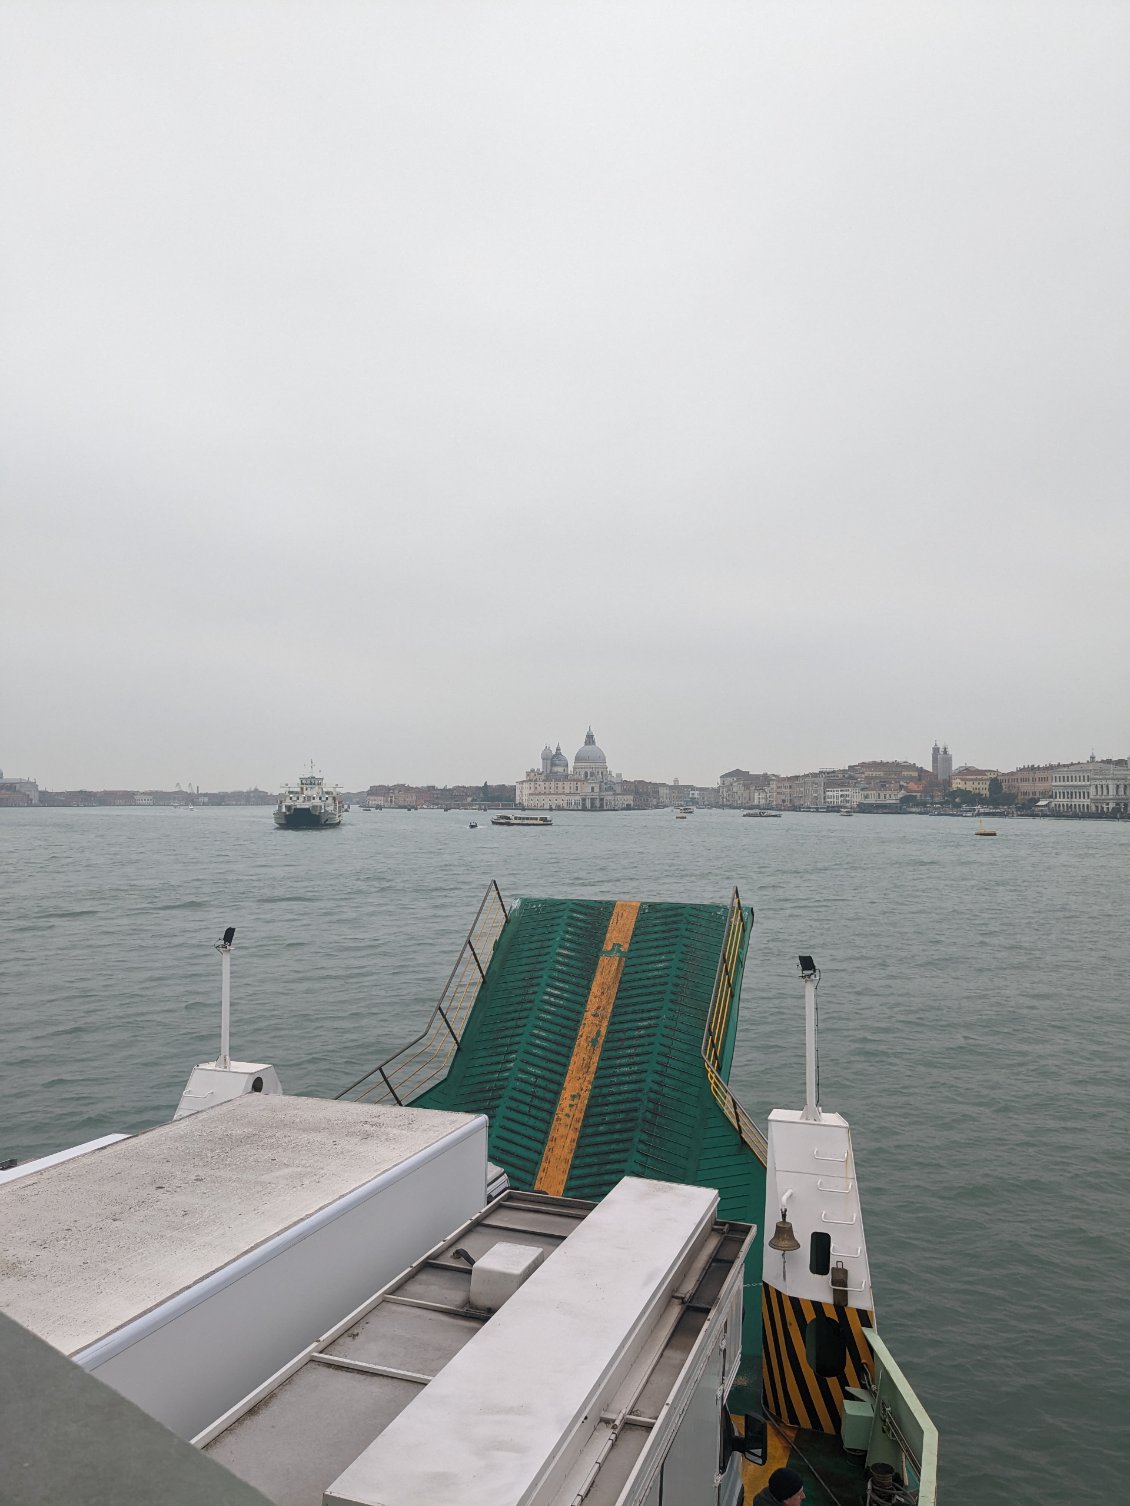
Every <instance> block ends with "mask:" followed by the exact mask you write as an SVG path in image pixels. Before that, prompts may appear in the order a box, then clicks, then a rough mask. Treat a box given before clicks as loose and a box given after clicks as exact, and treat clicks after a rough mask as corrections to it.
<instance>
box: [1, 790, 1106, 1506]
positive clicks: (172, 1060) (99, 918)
mask: <svg viewBox="0 0 1130 1506" xmlns="http://www.w3.org/2000/svg"><path fill="white" fill-rule="evenodd" d="M467 820H468V818H467V816H466V815H465V814H462V815H461V814H458V813H456V812H451V813H449V814H446V815H444V814H440V813H438V812H437V813H430V812H422V811H421V812H417V813H415V814H405V813H396V812H386V813H382V814H380V815H369V814H367V813H364V812H353V813H351V815H350V816H349V817H348V818H347V821H346V824H345V825H343V826H342V827H341V828H340V829H339V830H337V831H329V832H314V833H291V832H278V831H276V830H275V829H274V827H273V825H272V823H271V815H270V811H269V809H231V810H221V809H216V810H211V809H207V808H202V809H199V810H196V811H194V812H191V813H189V812H178V811H164V810H77V811H66V810H41V811H4V812H0V906H2V913H3V917H4V930H3V935H4V945H3V954H2V957H0V997H2V998H3V1000H4V1005H3V1007H4V1045H5V1048H6V1049H5V1051H4V1052H3V1060H2V1062H0V1157H4V1156H10V1155H15V1156H19V1157H20V1158H21V1159H25V1158H27V1157H30V1156H34V1155H37V1154H42V1153H45V1152H47V1151H50V1150H54V1149H58V1148H60V1147H62V1146H64V1145H67V1144H70V1143H73V1142H75V1141H78V1140H82V1139H87V1138H90V1137H92V1136H94V1135H98V1134H103V1133H107V1132H109V1131H112V1130H127V1131H128V1130H138V1129H142V1128H145V1127H147V1126H149V1125H152V1124H154V1123H157V1122H158V1121H160V1120H163V1119H166V1118H168V1117H169V1116H170V1115H171V1113H172V1110H173V1108H174V1107H175V1105H176V1102H177V1098H178V1096H179V1094H180V1091H181V1088H182V1087H183V1085H184V1080H185V1078H186V1076H187V1074H188V1070H189V1067H190V1066H191V1065H192V1063H193V1062H195V1061H199V1060H202V1059H207V1058H211V1057H213V1056H214V1055H215V1052H216V1049H217V1038H218V1021H219V1004H218V1000H219V965H218V959H217V957H216V954H215V953H214V952H213V951H212V943H213V942H214V941H215V939H216V938H217V936H218V935H219V934H220V932H221V931H222V930H223V928H224V927H225V926H226V925H229V924H230V925H235V926H237V927H238V933H237V937H236V950H235V953H234V957H233V965H232V980H233V981H232V992H233V1029H232V1047H233V1052H234V1053H235V1054H237V1055H241V1056H247V1057H251V1058H253V1059H255V1058H258V1059H264V1060H269V1061H273V1062H274V1063H275V1065H276V1066H277V1067H278V1068H279V1071H280V1073H281V1075H282V1078H283V1083H284V1086H285V1087H286V1088H287V1089H288V1090H289V1091H292V1092H299V1093H315V1094H328V1093H331V1092H333V1091H335V1090H337V1089H338V1088H340V1087H342V1086H344V1085H345V1084H346V1083H348V1082H349V1081H351V1080H352V1079H353V1078H354V1077H356V1076H358V1075H360V1073H361V1072H362V1071H364V1070H365V1069H366V1068H368V1067H370V1066H372V1065H373V1064H374V1063H375V1062H376V1061H378V1060H380V1059H381V1058H382V1057H383V1056H385V1055H387V1054H388V1053H389V1052H391V1051H392V1050H393V1049H395V1048H396V1047H397V1046H399V1045H400V1044H402V1043H403V1042H404V1041H405V1040H406V1039H407V1038H408V1037H409V1036H410V1035H411V1034H414V1033H415V1032H416V1031H417V1030H418V1029H419V1028H420V1027H422V1025H423V1024H424V1021H425V1019H426V1017H427V1015H428V1012H429V1010H430V1008H431V1005H432V1004H433V1002H434V1000H435V998H436V997H437V995H438V993H439V990H440V988H441V987H442V985H443V982H444V980H445V978H446V975H447V972H448V970H449V968H450V966H451V964H452V962H453V961H454V959H455V955H456V953H457V950H458V948H459V945H460V943H461V941H462V937H463V935H464V933H465V931H466V929H467V927H468V925H469V924H470V921H471V919H472V916H473V914H474V911H475V907H476V905H477V904H478V901H479V898H480V895H481V894H482V891H483V889H484V888H485V886H486V884H487V882H488V880H489V879H490V878H492V877H493V878H497V879H498V881H499V884H500V886H501V888H502V891H503V894H504V895H505V896H506V897H507V898H508V899H510V898H512V897H514V896H515V895H518V894H568V895H578V896H587V897H594V898H595V897H604V898H652V899H687V900H714V901H718V900H722V901H724V900H726V899H727V898H728V896H729V893H730V890H731V888H732V886H733V885H734V884H737V885H738V887H739V889H740V891H741V893H742V897H743V899H744V900H745V901H746V902H747V903H750V904H752V905H753V907H754V909H755V911H756V916H757V924H756V926H755V930H754V939H753V943H752V948H751V953H750V961H749V965H748V967H747V971H746V981H745V988H744V993H743V1010H742V1027H741V1036H740V1040H739V1046H738V1053H737V1059H736V1064H735V1069H734V1074H733V1079H732V1081H733V1085H734V1087H735V1089H736V1091H737V1092H738V1094H739V1096H740V1097H742V1099H743V1100H744V1101H745V1103H746V1105H747V1107H749V1108H750V1109H751V1110H752V1111H753V1112H754V1113H755V1114H756V1115H757V1117H759V1118H761V1119H763V1118H764V1116H765V1114H766V1113H767V1112H768V1110H769V1109H770V1108H772V1107H774V1106H775V1105H778V1104H780V1105H784V1106H799V1105H800V1103H801V1102H802V1100H803V1085H804V1065H803V1033H804V1027H803V995H802V991H801V988H800V985H799V983H798V981H797V977H796V957H797V954H798V953H799V952H811V953H812V954H813V955H814V956H815V958H816V961H817V963H818V964H819V966H820V967H821V969H822V973H823V980H822V986H821V989H820V1005H821V1080H822V1102H823V1105H824V1107H825V1108H834V1109H838V1110H840V1111H842V1112H843V1113H845V1114H846V1115H847V1116H848V1118H849V1119H850V1120H851V1121H852V1124H853V1130H854V1136H855V1144H856V1156H857V1162H858V1165H859V1168H860V1173H861V1191H862V1195H863V1203H864V1210H865V1216H866V1220H867V1233H868V1245H869V1249H870V1250H871V1252H872V1261H873V1264H872V1275H873V1280H874V1283H875V1287H876V1291H877V1300H878V1305H879V1321H880V1323H881V1325H882V1329H883V1332H884V1335H885V1336H886V1338H887V1339H888V1342H890V1343H891V1344H892V1345H893V1346H894V1348H895V1351H896V1353H897V1354H898V1356H899V1358H900V1360H901V1361H902V1364H903V1366H904V1368H905V1369H906V1371H907V1372H908V1374H909V1376H910V1378H911V1380H912V1382H913V1383H914V1384H915V1386H916V1388H917V1390H918V1392H919V1394H920V1395H921V1397H922V1399H923V1401H924V1402H925V1403H926V1405H927V1407H928V1408H929V1410H930V1411H931V1412H932V1414H933V1416H934V1418H935V1420H936V1421H937V1423H938V1425H939V1427H940V1428H941V1431H942V1449H943V1470H942V1482H943V1489H944V1493H945V1496H946V1498H947V1499H948V1500H949V1501H950V1502H951V1503H955V1502H966V1501H968V1502H976V1503H978V1506H992V1503H996V1502H1001V1503H1004V1502H1009V1503H1016V1502H1025V1503H1030V1502H1049V1503H1052V1502H1059V1501H1061V1500H1062V1501H1068V1500H1095V1501H1100V1500H1105V1501H1111V1502H1113V1501H1121V1500H1123V1499H1125V1498H1126V1496H1127V1489H1126V1486H1125V1478H1124V1477H1125V1474H1126V1470H1127V1467H1128V1465H1130V1461H1128V1458H1127V1447H1126V1445H1125V1443H1124V1442H1123V1439H1124V1437H1125V1436H1126V1427H1125V1417H1126V1407H1125V1405H1124V1397H1125V1391H1126V1386H1125V1356H1126V1354H1127V1352H1128V1350H1130V1325H1128V1324H1127V1320H1126V1317H1125V1314H1126V1311H1127V1301H1126V1296H1125V1292H1124V1289H1123V1287H1122V1285H1121V1282H1122V1278H1123V1276H1124V1275H1125V1272H1126V1258H1127V1257H1126V1250H1127V1247H1128V1242H1130V1216H1128V1208H1130V1173H1128V1169H1127V1167H1128V1163H1127V1155H1126V1149H1127V1143H1128V1136H1127V1131H1128V1128H1130V1111H1128V1107H1127V1104H1128V1094H1127V1089H1126V1083H1127V1077H1128V1072H1127V1067H1128V1057H1130V1049H1128V1025H1127V1005H1128V1001H1130V904H1128V901H1127V881H1128V879H1130V825H1124V826H1106V825H1101V824H1099V823H1081V824H1078V825H1074V824H1072V825H1068V824H1063V823H1056V824H1052V823H1048V824H1041V823H1039V822H1033V821H1005V822H1002V823H1000V825H999V827H998V830H999V831H1000V835H999V836H998V837H997V839H996V840H995V841H976V840H974V838H973V823H971V822H967V821H960V820H929V819H922V818H911V817H906V818H901V819H900V818H891V817H868V816H857V817H855V818H854V819H853V820H852V822H851V824H850V825H849V824H848V822H847V821H845V820H841V819H838V818H835V817H822V816H803V815H796V816H785V817H784V818H783V819H781V820H779V821H746V820H742V819H741V818H740V817H739V816H737V815H736V814H726V813H721V812H716V813H706V812H700V813H698V814H696V815H695V816H694V817H692V818H691V819H690V820H688V821H679V822H676V821H675V820H674V819H673V817H672V816H671V814H670V813H669V812H654V813H650V812H649V813H641V814H633V815H620V816H606V817H599V816H595V817H594V816H588V817H586V816H581V815H577V816H568V815H563V816H556V817H555V818H554V826H553V829H552V830H551V831H546V832H536V831H534V832H526V831H501V830H495V829H493V828H492V827H491V826H490V825H489V824H481V825H480V826H479V829H478V830H477V831H470V830H469V829H468V825H467ZM480 820H485V818H480ZM1082 1486H1085V1488H1080V1487H1082Z"/></svg>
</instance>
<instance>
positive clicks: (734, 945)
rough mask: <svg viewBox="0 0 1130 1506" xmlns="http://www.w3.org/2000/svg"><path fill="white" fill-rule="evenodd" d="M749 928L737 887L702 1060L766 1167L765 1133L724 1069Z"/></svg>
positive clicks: (715, 1092) (719, 1098)
mask: <svg viewBox="0 0 1130 1506" xmlns="http://www.w3.org/2000/svg"><path fill="white" fill-rule="evenodd" d="M748 931H749V928H748V926H747V924H746V918H745V911H744V909H743V908H742V901H741V895H740V894H739V893H738V891H737V889H736V888H735V889H734V892H733V894H732V896H731V897H730V912H729V914H728V916H727V917H726V930H725V932H724V933H723V936H722V950H721V952H720V953H719V956H718V970H717V972H716V973H715V975H714V990H713V992H712V993H711V996H710V1009H709V1011H708V1012H707V1016H706V1029H705V1030H704V1031H703V1036H702V1060H703V1064H704V1065H705V1067H706V1080H707V1082H708V1083H709V1084H710V1091H711V1093H712V1094H713V1095H714V1098H715V1100H716V1101H717V1103H718V1104H719V1106H720V1107H721V1109H722V1112H723V1113H724V1114H725V1116H726V1118H727V1119H728V1120H729V1121H730V1123H731V1124H732V1125H733V1126H734V1128H735V1129H736V1130H737V1132H738V1134H739V1135H740V1136H741V1139H742V1143H743V1144H744V1145H745V1146H746V1147H747V1148H748V1149H749V1150H752V1151H753V1153H754V1155H755V1156H756V1157H757V1158H758V1160H759V1161H760V1162H761V1164H762V1165H763V1166H764V1165H765V1163H766V1157H767V1156H768V1154H769V1147H768V1144H767V1142H766V1139H765V1136H764V1135H763V1134H762V1133H761V1131H760V1130H759V1129H758V1127H757V1125H756V1124H755V1123H754V1122H753V1120H752V1119H751V1118H750V1117H749V1115H748V1114H747V1113H746V1111H745V1109H744V1108H742V1106H741V1104H740V1103H739V1102H738V1100H737V1099H736V1098H735V1097H734V1095H733V1093H731V1092H730V1088H729V1085H728V1084H727V1083H726V1082H725V1081H723V1078H722V1071H721V1067H722V1050H723V1047H724V1046H725V1043H726V1031H727V1028H728V1026H729V1023H730V1010H731V1009H732V1007H733V1003H734V984H735V981H736V977H737V970H738V964H739V962H740V961H741V956H742V952H743V950H744V949H745V945H746V940H747V936H748Z"/></svg>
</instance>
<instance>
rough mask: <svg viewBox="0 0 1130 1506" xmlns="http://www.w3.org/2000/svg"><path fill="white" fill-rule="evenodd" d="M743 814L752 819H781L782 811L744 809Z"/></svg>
mask: <svg viewBox="0 0 1130 1506" xmlns="http://www.w3.org/2000/svg"><path fill="white" fill-rule="evenodd" d="M742 815H743V816H748V817H749V819H750V820H751V821H779V820H780V819H781V812H780V811H742Z"/></svg>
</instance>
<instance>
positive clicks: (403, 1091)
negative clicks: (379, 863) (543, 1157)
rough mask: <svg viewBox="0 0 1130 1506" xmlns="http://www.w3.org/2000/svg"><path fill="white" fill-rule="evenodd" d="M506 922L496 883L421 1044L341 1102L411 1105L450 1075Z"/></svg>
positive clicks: (396, 1056)
mask: <svg viewBox="0 0 1130 1506" xmlns="http://www.w3.org/2000/svg"><path fill="white" fill-rule="evenodd" d="M506 920H507V914H506V902H505V900H504V899H503V898H502V891H501V890H500V889H499V887H498V884H497V883H496V881H495V880H494V879H491V881H490V883H489V884H488V885H487V891H486V893H485V894H484V895H483V897H482V900H481V901H480V903H479V908H478V910H477V911H476V912H475V918H474V920H473V921H472V922H471V929H470V930H469V931H468V932H467V938H466V940H465V941H464V943H463V946H462V948H461V950H460V952H459V956H458V957H457V958H456V960H455V966H454V967H453V968H452V969H451V973H450V975H449V977H448V979H447V982H446V984H445V985H444V989H443V992H442V993H441V994H440V996H439V1003H438V1004H437V1005H436V1007H435V1008H434V1009H433V1010H432V1014H431V1018H430V1019H429V1021H428V1023H427V1025H426V1026H425V1027H424V1029H423V1030H422V1031H421V1032H420V1034H419V1035H418V1036H416V1038H415V1040H411V1041H409V1042H408V1044H407V1045H406V1046H402V1047H401V1049H400V1050H399V1051H395V1052H394V1053H393V1054H392V1056H390V1057H387V1058H386V1059H385V1060H384V1061H383V1062H381V1063H380V1064H379V1065H378V1066H376V1067H373V1068H371V1069H370V1070H369V1071H368V1072H366V1073H364V1074H363V1075H362V1076H361V1077H359V1078H358V1079H357V1081H356V1082H353V1083H350V1085H349V1086H348V1087H347V1088H343V1089H342V1090H341V1092H340V1093H337V1094H335V1097H337V1098H352V1099H353V1100H354V1101H355V1102H358V1103H399V1104H404V1103H411V1101H412V1100H413V1099H414V1098H418V1097H419V1095H420V1094H421V1093H422V1092H423V1091H424V1090H425V1089H426V1088H429V1087H431V1085H432V1084H433V1083H435V1082H438V1081H439V1080H440V1079H441V1078H443V1077H445V1076H446V1075H447V1070H448V1068H449V1067H450V1065H451V1059H452V1057H453V1056H454V1055H455V1053H456V1052H457V1051H458V1050H459V1043H460V1041H461V1040H462V1037H463V1030H464V1027H465V1026H466V1024H467V1019H468V1016H469V1015H470V1013H471V1008H472V1006H473V1004H474V1002H475V999H476V998H477V997H478V992H479V987H480V985H481V984H482V981H483V979H484V978H485V976H486V970H487V966H488V964H489V962H490V958H491V953H492V952H493V951H494V945H495V942H496V941H497V940H498V938H499V936H500V935H501V934H502V928H503V926H504V925H505V924H506ZM366 1084H367V1086H366ZM359 1089H360V1090H361V1091H358V1090H359Z"/></svg>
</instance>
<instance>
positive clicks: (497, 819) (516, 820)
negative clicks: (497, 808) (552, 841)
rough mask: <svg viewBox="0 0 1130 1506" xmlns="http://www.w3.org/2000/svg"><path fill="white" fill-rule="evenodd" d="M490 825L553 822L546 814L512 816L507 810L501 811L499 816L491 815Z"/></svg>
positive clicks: (545, 823)
mask: <svg viewBox="0 0 1130 1506" xmlns="http://www.w3.org/2000/svg"><path fill="white" fill-rule="evenodd" d="M490 824H491V825H492V826H552V825H553V822H552V821H551V820H550V819H549V817H548V816H512V815H510V813H509V811H503V813H502V815H500V816H492V817H491V820H490Z"/></svg>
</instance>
